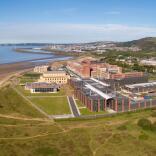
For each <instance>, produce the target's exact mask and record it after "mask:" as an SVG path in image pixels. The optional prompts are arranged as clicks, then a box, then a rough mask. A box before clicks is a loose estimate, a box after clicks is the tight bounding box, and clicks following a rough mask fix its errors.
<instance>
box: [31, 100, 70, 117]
mask: <svg viewBox="0 0 156 156" xmlns="http://www.w3.org/2000/svg"><path fill="white" fill-rule="evenodd" d="M31 101H32V102H34V103H35V104H36V105H38V106H39V107H40V108H41V109H43V110H44V111H45V112H47V113H48V114H50V115H56V114H58V115H59V114H71V112H70V109H69V105H68V101H67V97H52V98H50V97H49V98H47V97H46V98H38V97H36V98H35V97H34V98H31Z"/></svg>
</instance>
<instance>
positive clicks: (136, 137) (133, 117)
mask: <svg viewBox="0 0 156 156" xmlns="http://www.w3.org/2000/svg"><path fill="white" fill-rule="evenodd" d="M0 99H1V100H0V115H2V114H3V115H4V114H5V115H6V114H8V115H9V116H8V117H7V116H6V117H0V156H21V155H22V156H69V155H70V156H155V155H156V129H154V130H153V131H151V130H145V129H143V128H141V127H140V126H138V124H137V123H138V120H139V119H142V118H146V119H149V120H150V121H151V122H152V123H155V122H156V109H154V108H153V109H147V110H143V111H141V110H140V111H137V112H129V113H124V114H120V115H114V116H113V117H105V118H95V119H82V118H78V119H74V118H73V119H64V120H55V122H53V121H52V120H48V119H47V120H41V119H40V120H38V121H37V120H34V119H36V117H41V116H40V114H39V113H38V112H36V110H34V109H33V108H32V107H31V106H30V105H29V104H27V103H26V102H25V101H24V100H23V99H22V98H21V97H20V96H19V95H18V94H17V93H16V92H15V91H14V90H13V89H12V88H10V87H5V88H3V89H2V88H1V90H0ZM32 99H34V100H35V101H34V102H37V101H39V103H40V104H42V102H43V104H44V102H45V101H47V104H49V105H51V101H53V102H55V103H56V104H58V103H60V102H61V101H62V102H65V99H63V98H62V99H61V100H58V98H57V99H56V98H55V97H54V99H53V98H52V97H51V98H48V99H46V100H45V99H44V98H41V99H39V98H37V97H34V98H32ZM38 99H39V100H38ZM43 99H44V101H43ZM52 99H53V100H52ZM62 102H61V103H62ZM56 107H57V106H56ZM61 107H62V106H61ZM46 108H49V106H48V105H47V106H46ZM53 108H55V107H53ZM56 110H58V108H57V109H56ZM62 110H63V109H62ZM52 111H53V110H52ZM15 114H16V115H18V116H21V118H19V119H13V118H11V115H15ZM22 116H26V117H31V120H25V119H24V118H23V119H22Z"/></svg>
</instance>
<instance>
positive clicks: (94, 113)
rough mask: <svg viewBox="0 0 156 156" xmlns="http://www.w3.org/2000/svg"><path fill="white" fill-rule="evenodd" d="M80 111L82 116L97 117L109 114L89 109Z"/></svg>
mask: <svg viewBox="0 0 156 156" xmlns="http://www.w3.org/2000/svg"><path fill="white" fill-rule="evenodd" d="M79 110H80V113H81V115H97V114H106V113H107V112H105V111H100V112H91V111H90V110H89V109H88V108H81V109H79Z"/></svg>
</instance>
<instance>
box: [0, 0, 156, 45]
mask: <svg viewBox="0 0 156 156" xmlns="http://www.w3.org/2000/svg"><path fill="white" fill-rule="evenodd" d="M155 7H156V1H155V0H0V43H23V42H29V43H31V42H46V43H75V42H91V41H128V40H133V39H139V38H142V37H149V36H153V37H154V36H156V20H155V17H156V9H155Z"/></svg>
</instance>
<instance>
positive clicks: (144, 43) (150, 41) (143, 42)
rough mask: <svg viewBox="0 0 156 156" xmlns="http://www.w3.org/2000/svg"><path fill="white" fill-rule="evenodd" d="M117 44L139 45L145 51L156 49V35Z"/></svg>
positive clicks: (124, 45) (125, 45) (126, 45)
mask: <svg viewBox="0 0 156 156" xmlns="http://www.w3.org/2000/svg"><path fill="white" fill-rule="evenodd" d="M117 46H123V47H132V46H135V47H139V48H141V49H142V50H145V51H155V50H156V37H147V38H142V39H139V40H133V41H128V42H120V43H118V44H117Z"/></svg>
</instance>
